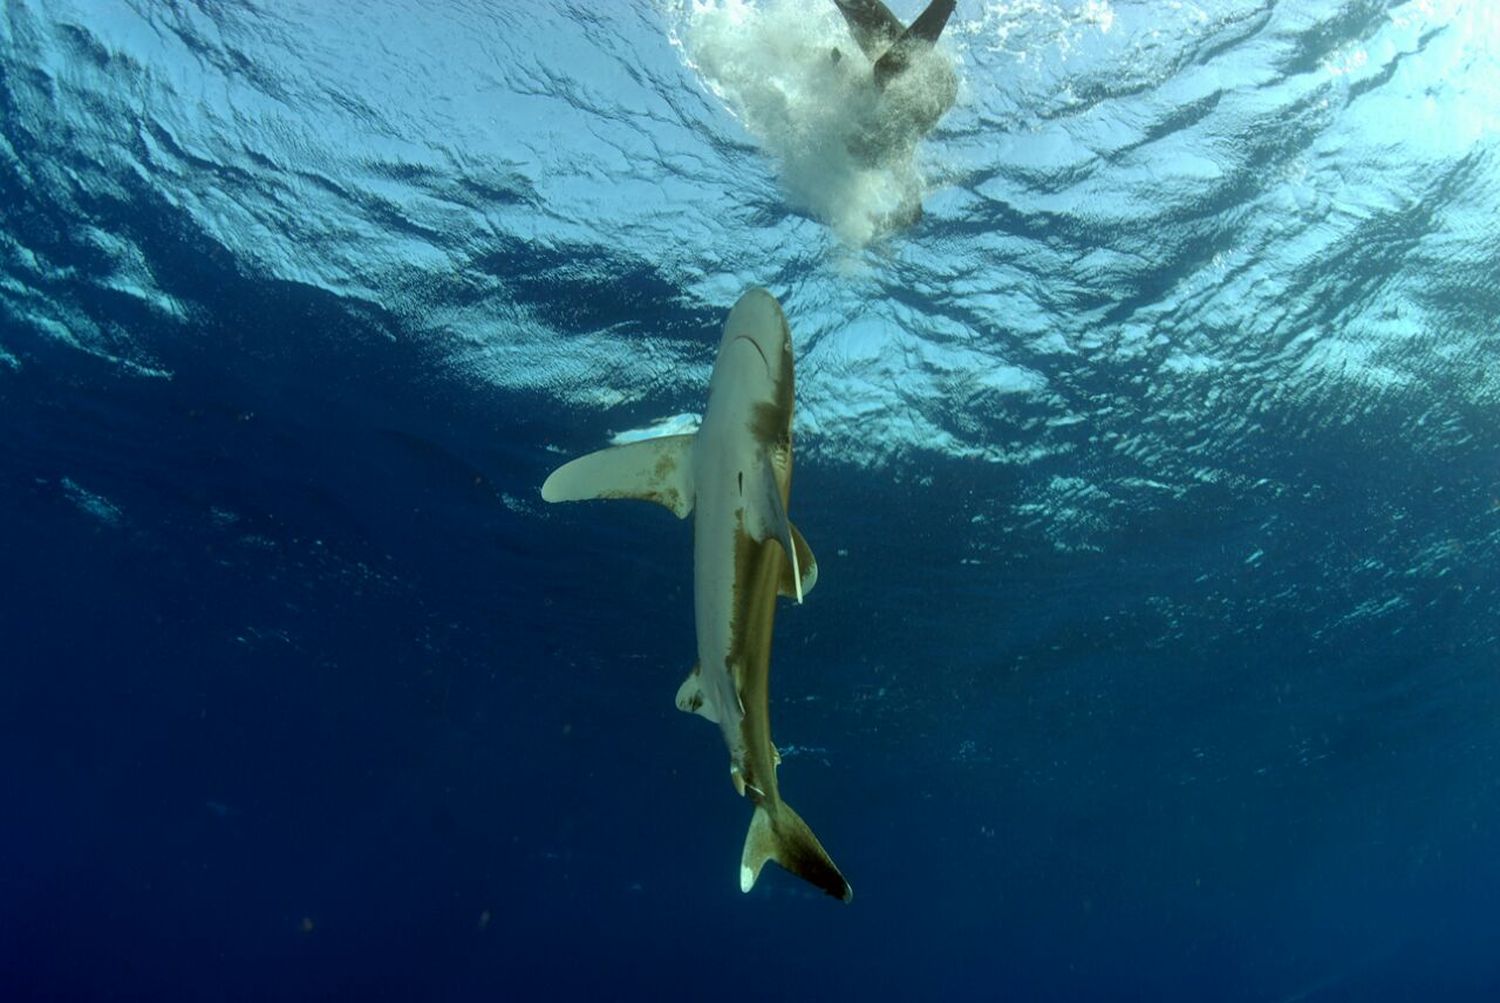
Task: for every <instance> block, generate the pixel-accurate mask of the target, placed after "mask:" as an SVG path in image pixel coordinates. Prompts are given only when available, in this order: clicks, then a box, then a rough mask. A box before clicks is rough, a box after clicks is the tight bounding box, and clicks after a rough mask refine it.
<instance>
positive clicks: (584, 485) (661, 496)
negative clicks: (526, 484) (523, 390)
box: [542, 435, 694, 519]
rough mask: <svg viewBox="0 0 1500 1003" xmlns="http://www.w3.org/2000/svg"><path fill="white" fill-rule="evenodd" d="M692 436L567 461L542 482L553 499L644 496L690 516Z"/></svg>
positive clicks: (660, 438) (544, 493)
mask: <svg viewBox="0 0 1500 1003" xmlns="http://www.w3.org/2000/svg"><path fill="white" fill-rule="evenodd" d="M693 439H694V436H692V435H663V436H658V437H657V438H655V439H642V440H641V441H640V442H630V443H626V444H625V445H623V446H612V447H611V448H609V449H601V450H599V451H598V452H596V453H589V454H588V455H587V456H580V457H579V458H578V459H576V460H573V461H571V462H569V463H564V464H563V465H562V466H560V467H558V468H557V469H556V470H554V471H552V475H551V476H550V477H548V478H547V480H546V482H545V483H543V484H542V498H543V499H545V500H547V501H549V502H559V501H582V500H583V499H586V498H639V499H641V500H642V501H651V502H656V503H657V504H658V505H665V506H666V507H667V508H669V509H671V510H672V511H673V512H675V513H676V514H677V518H679V519H682V518H686V517H687V514H688V513H689V512H691V511H692V510H693V498H694V488H693Z"/></svg>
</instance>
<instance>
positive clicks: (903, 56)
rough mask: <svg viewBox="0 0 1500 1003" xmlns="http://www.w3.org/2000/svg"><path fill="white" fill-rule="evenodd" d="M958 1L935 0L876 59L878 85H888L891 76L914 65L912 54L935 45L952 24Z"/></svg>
mask: <svg viewBox="0 0 1500 1003" xmlns="http://www.w3.org/2000/svg"><path fill="white" fill-rule="evenodd" d="M957 3H958V0H932V3H930V4H928V5H927V9H926V10H924V11H922V13H920V14H918V15H917V19H916V20H915V21H913V22H912V23H911V27H910V28H907V29H906V30H905V31H904V32H902V33H901V37H900V38H898V39H896V41H895V44H893V45H892V46H891V47H890V48H889V49H887V50H886V51H885V54H884V55H882V56H881V57H880V58H879V59H877V60H875V85H876V86H877V87H882V88H883V87H885V85H886V84H888V83H889V82H890V81H891V78H892V77H894V76H896V75H897V74H899V73H900V72H901V71H902V70H904V69H906V68H907V67H908V66H910V65H911V61H912V57H913V56H915V55H916V54H917V53H918V52H920V51H921V50H922V49H924V48H931V47H932V45H933V43H935V42H936V41H937V40H938V36H939V35H941V34H942V33H943V29H944V28H945V27H947V25H948V18H949V17H951V16H952V14H953V8H954V6H955V5H956V4H957Z"/></svg>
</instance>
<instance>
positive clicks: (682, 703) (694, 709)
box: [677, 664, 719, 724]
mask: <svg viewBox="0 0 1500 1003" xmlns="http://www.w3.org/2000/svg"><path fill="white" fill-rule="evenodd" d="M677 709H678V710H680V711H686V712H687V713H689V714H697V715H698V716H699V717H705V718H708V720H710V721H712V722H713V723H714V724H718V723H719V713H718V710H717V708H715V707H714V705H713V704H711V703H709V702H708V700H707V699H706V698H705V697H704V695H703V676H702V672H701V671H700V669H699V667H698V666H697V665H696V664H695V665H694V666H693V671H691V672H689V673H688V675H687V678H686V679H684V680H683V681H682V685H681V686H679V687H677Z"/></svg>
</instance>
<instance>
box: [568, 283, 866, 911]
mask: <svg viewBox="0 0 1500 1003" xmlns="http://www.w3.org/2000/svg"><path fill="white" fill-rule="evenodd" d="M792 395H793V378H792V338H791V331H790V330H789V329H788V327H787V323H786V318H785V316H784V315H783V314H782V312H781V307H780V305H779V304H778V303H777V302H776V299H775V297H773V296H772V295H771V294H770V293H768V292H766V291H765V290H764V289H751V290H750V291H749V292H747V293H745V295H743V296H741V297H740V300H739V302H738V303H736V304H735V306H734V309H733V310H731V311H730V314H729V319H728V320H727V321H726V322H725V324H724V336H723V338H722V339H721V340H720V342H719V353H718V357H717V358H716V359H715V361H714V369H713V375H712V377H711V379H710V381H709V388H708V408H707V410H706V411H705V412H704V415H703V424H702V425H701V427H700V428H699V430H698V432H697V433H696V434H694V435H678V436H667V437H663V438H658V439H648V440H645V441H643V442H635V443H630V444H628V445H624V446H616V447H614V448H613V449H605V450H600V451H599V452H597V453H590V454H589V455H587V456H583V457H580V458H578V459H576V460H573V461H572V462H570V463H566V464H564V465H563V466H561V467H559V468H558V469H557V470H555V471H553V473H552V475H551V476H550V477H548V478H547V481H546V483H544V484H543V485H542V497H543V498H544V499H546V500H547V501H549V502H555V501H576V500H580V499H585V498H640V499H644V500H647V501H654V502H656V503H658V504H660V505H664V506H666V507H667V508H669V509H671V510H672V511H673V512H675V513H676V514H677V516H678V517H679V518H682V517H686V516H687V515H688V514H689V513H690V512H691V513H692V514H693V613H694V621H695V624H696V626H697V634H698V662H697V664H696V665H694V666H693V669H692V671H691V672H690V673H689V674H688V677H687V679H686V680H684V681H683V683H682V686H681V687H680V688H679V689H678V691H677V706H678V707H680V708H681V709H682V710H685V711H689V712H692V713H695V714H699V715H701V716H702V717H705V718H707V719H708V720H710V721H712V722H714V723H715V724H717V725H718V726H719V729H720V731H721V732H722V733H723V736H724V742H725V744H726V745H727V746H728V747H729V764H730V765H729V769H730V775H731V778H732V779H733V781H734V784H735V788H736V789H737V790H738V791H739V792H740V793H741V794H744V795H746V796H748V797H749V798H750V799H751V800H752V801H753V802H754V804H755V814H754V816H753V817H752V819H751V823H750V831H749V833H748V834H747V835H746V837H745V848H744V852H743V854H742V856H741V858H740V887H741V888H742V889H743V890H745V891H749V890H750V888H751V887H752V886H753V885H754V884H755V879H756V878H757V877H758V876H759V874H760V870H761V867H762V866H763V865H764V864H765V862H766V861H767V860H774V861H776V862H777V863H779V864H781V865H782V866H783V867H785V868H786V869H787V870H789V871H791V872H792V873H793V874H796V875H797V876H799V877H801V878H803V879H804V880H806V881H809V882H811V883H812V884H814V885H816V886H817V887H819V888H821V889H823V890H824V891H825V892H827V893H828V894H830V895H833V896H834V897H836V898H840V899H843V900H844V901H845V902H847V901H849V900H850V899H851V898H852V897H853V894H854V893H853V891H852V890H851V889H850V887H849V883H848V882H847V881H845V880H844V876H843V875H842V874H840V873H839V869H838V868H837V867H836V866H835V865H834V863H833V861H832V860H831V859H830V858H829V856H828V853H827V852H826V851H825V850H824V849H823V846H822V844H820V843H819V842H818V839H817V837H816V836H814V835H813V833H812V830H811V829H809V828H808V827H807V824H806V823H804V822H803V821H802V819H801V817H800V816H798V814H797V813H796V812H795V811H793V810H792V809H791V808H790V807H789V806H788V805H787V804H786V803H785V802H783V801H782V800H781V794H780V790H779V787H778V785H777V781H776V766H777V764H778V763H779V762H780V756H779V755H778V754H777V752H776V747H775V746H774V745H773V744H772V743H771V725H770V697H769V694H770V669H771V634H772V626H773V624H774V621H775V618H776V597H777V596H778V595H786V596H789V597H791V598H793V599H795V600H797V601H798V602H801V601H802V597H803V596H805V595H806V594H807V593H808V592H809V591H810V590H811V589H812V587H813V585H814V583H815V582H816V581H817V574H818V571H817V562H816V560H815V559H814V558H813V555H812V551H811V549H809V548H808V546H807V541H805V540H803V539H802V534H800V533H799V532H797V528H796V527H795V526H793V525H792V523H791V520H790V519H788V518H787V502H788V499H789V497H790V493H791V482H792Z"/></svg>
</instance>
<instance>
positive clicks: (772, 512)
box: [761, 459, 811, 603]
mask: <svg viewBox="0 0 1500 1003" xmlns="http://www.w3.org/2000/svg"><path fill="white" fill-rule="evenodd" d="M761 481H762V483H764V484H765V485H766V507H765V514H766V517H767V518H768V519H769V520H770V521H769V524H768V525H767V526H766V529H767V531H768V532H769V534H770V535H771V536H774V537H776V539H777V540H779V541H780V542H781V550H782V552H783V553H784V554H786V560H787V563H788V564H789V565H791V581H790V584H791V586H792V588H791V589H790V590H789V591H787V592H786V593H785V594H786V595H789V596H791V597H792V598H793V599H795V600H797V601H798V602H799V603H800V602H801V601H802V571H801V569H800V568H799V567H798V564H797V546H796V544H795V543H793V542H792V534H793V533H795V532H796V530H795V529H793V528H792V520H790V519H788V518H787V517H786V499H785V498H783V497H782V496H781V488H780V487H778V486H777V484H776V477H775V474H774V472H773V470H772V468H771V461H770V460H769V459H768V460H767V461H766V474H765V476H764V477H763V478H761ZM806 546H807V544H806V542H804V543H803V547H804V548H805V547H806ZM808 553H811V551H808ZM787 584H788V582H787V579H786V577H785V576H783V577H782V580H781V582H780V583H778V585H779V586H782V587H784V586H785V585H787Z"/></svg>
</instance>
